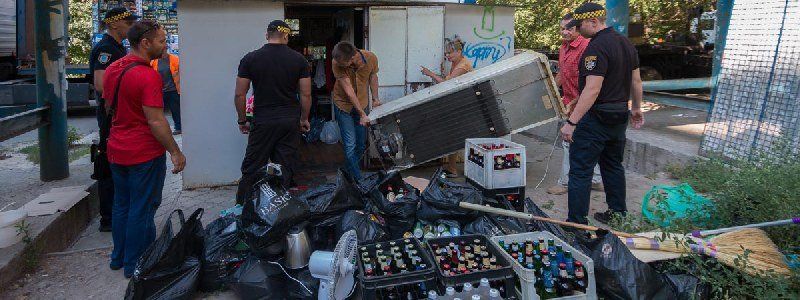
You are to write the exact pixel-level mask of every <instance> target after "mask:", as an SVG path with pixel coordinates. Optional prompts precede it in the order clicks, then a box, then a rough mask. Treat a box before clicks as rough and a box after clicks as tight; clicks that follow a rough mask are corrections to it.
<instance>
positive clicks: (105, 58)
mask: <svg viewBox="0 0 800 300" xmlns="http://www.w3.org/2000/svg"><path fill="white" fill-rule="evenodd" d="M110 60H111V54H109V53H105V52H100V55H98V56H97V61H98V62H100V63H101V64H107V63H108V61H110Z"/></svg>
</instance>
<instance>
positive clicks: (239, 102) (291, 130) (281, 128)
mask: <svg viewBox="0 0 800 300" xmlns="http://www.w3.org/2000/svg"><path fill="white" fill-rule="evenodd" d="M290 32H291V29H290V28H289V25H287V24H286V23H285V22H283V21H280V20H275V21H272V22H271V23H269V26H267V44H266V45H264V46H263V47H261V48H260V49H258V50H255V51H253V52H250V53H248V54H247V55H245V56H244V58H242V60H241V62H240V63H239V73H238V75H237V78H236V98H235V100H234V103H235V104H236V113H237V114H238V117H239V119H238V123H239V131H241V132H242V133H243V134H249V136H248V137H247V150H246V152H245V155H244V160H243V161H242V178H241V180H239V189H238V191H237V192H236V202H237V203H240V204H243V203H244V201H245V200H248V199H247V198H248V197H249V196H250V194H251V192H252V189H253V184H254V183H255V182H256V181H257V180H258V178H257V172H258V170H259V169H261V168H263V167H264V166H266V165H267V163H268V162H270V161H272V162H274V163H277V164H280V165H281V166H282V170H281V171H282V173H283V179H284V181H283V184H284V186H286V187H289V186H290V185H292V175H293V167H294V162H295V160H296V153H297V146H298V143H299V141H300V132H301V131H302V132H305V131H308V130H309V129H310V127H311V125H309V122H308V114H309V110H310V109H311V75H310V72H309V64H308V61H307V60H306V59H305V57H303V55H301V54H300V53H298V52H297V51H294V50H292V49H291V48H289V47H288V46H287V45H286V44H287V43H288V42H289V33H290ZM251 83H252V85H253V95H254V100H253V121H252V124H250V121H248V120H247V118H246V117H245V98H246V97H247V92H248V91H249V90H250V84H251ZM298 94H299V101H298Z"/></svg>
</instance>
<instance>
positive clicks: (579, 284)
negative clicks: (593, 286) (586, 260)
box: [575, 261, 589, 294]
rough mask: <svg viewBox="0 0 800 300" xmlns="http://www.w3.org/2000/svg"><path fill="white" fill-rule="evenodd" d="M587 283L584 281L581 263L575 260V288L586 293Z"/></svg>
mask: <svg viewBox="0 0 800 300" xmlns="http://www.w3.org/2000/svg"><path fill="white" fill-rule="evenodd" d="M588 285H589V283H588V282H586V274H585V273H584V268H583V263H581V262H580V261H575V289H576V290H578V291H580V292H581V293H584V294H585V293H586V287H587V286H588Z"/></svg>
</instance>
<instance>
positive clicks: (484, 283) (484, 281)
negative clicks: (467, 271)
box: [481, 278, 489, 286]
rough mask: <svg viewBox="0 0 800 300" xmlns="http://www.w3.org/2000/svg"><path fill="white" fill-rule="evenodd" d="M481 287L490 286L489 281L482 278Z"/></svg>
mask: <svg viewBox="0 0 800 300" xmlns="http://www.w3.org/2000/svg"><path fill="white" fill-rule="evenodd" d="M481 286H489V279H487V278H481Z"/></svg>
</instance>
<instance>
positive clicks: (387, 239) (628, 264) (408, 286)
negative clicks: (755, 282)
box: [125, 164, 702, 299]
mask: <svg viewBox="0 0 800 300" xmlns="http://www.w3.org/2000/svg"><path fill="white" fill-rule="evenodd" d="M262 174H263V178H261V179H260V180H259V181H258V182H257V183H256V184H255V186H254V187H255V188H254V190H253V195H252V196H251V197H250V200H248V201H246V202H245V203H244V205H243V206H241V207H233V208H231V209H227V210H224V211H223V212H221V213H220V216H219V217H218V218H217V219H216V220H214V221H212V222H211V223H209V224H208V225H207V226H206V227H205V229H204V228H203V226H202V223H201V221H200V219H201V217H202V215H203V210H202V209H198V210H197V211H195V212H193V213H192V214H191V215H190V216H189V217H188V218H184V213H183V211H181V210H175V211H174V212H172V214H171V215H170V216H169V218H168V219H167V221H166V224H165V225H164V228H163V230H162V232H161V234H160V236H159V237H158V239H157V240H156V241H155V242H154V243H153V244H152V245H151V246H150V247H149V248H148V249H147V250H146V252H145V253H144V255H143V256H142V258H141V259H140V261H139V262H138V264H137V267H136V270H135V272H134V275H133V277H132V278H131V280H130V283H129V285H128V289H127V292H126V295H125V299H189V298H192V297H193V295H194V293H195V292H197V291H203V292H213V291H219V290H225V289H230V290H232V291H233V292H234V293H235V294H236V295H237V296H238V297H239V298H241V299H344V298H354V299H359V298H361V299H454V298H455V297H458V298H461V299H530V298H531V297H535V295H539V296H548V297H564V296H573V295H576V296H579V297H589V298H595V294H596V293H601V294H603V295H608V296H609V298H649V297H651V296H653V295H663V296H665V297H666V296H670V298H675V299H678V298H682V297H685V296H690V297H691V296H698V295H700V296H702V294H698V293H696V292H694V291H697V290H700V291H702V288H701V287H698V286H697V285H698V284H697V280H696V278H694V281H692V280H691V279H692V278H673V277H669V276H666V275H663V274H659V273H657V272H656V271H655V270H652V269H649V266H648V265H647V264H644V263H642V262H640V261H638V260H637V259H636V258H635V257H632V255H631V254H630V251H628V250H627V248H626V247H625V244H624V243H623V242H621V241H620V240H619V239H618V238H616V237H614V236H613V235H608V236H605V237H601V238H599V239H596V240H575V239H573V238H571V237H568V236H567V235H566V234H565V233H564V231H563V230H562V229H561V228H560V227H559V226H558V225H553V224H550V223H544V222H538V221H530V222H523V221H520V220H519V219H516V218H512V217H505V216H499V215H494V214H487V213H483V212H478V211H474V210H469V209H466V208H462V207H461V206H459V203H461V202H467V203H473V204H491V205H494V206H499V207H500V208H506V209H507V208H511V207H512V205H511V204H510V203H507V202H505V203H504V202H503V199H502V197H500V198H498V199H487V198H485V197H484V196H483V194H482V193H481V191H480V190H479V189H476V188H475V187H473V186H471V185H469V184H465V183H457V182H453V181H450V180H448V179H447V178H446V177H445V176H444V173H443V172H442V171H441V170H438V171H437V172H436V173H434V174H433V176H432V177H431V179H430V181H429V183H428V185H427V187H425V189H424V190H418V189H417V188H415V187H414V186H412V185H410V184H408V183H406V182H405V181H404V180H403V177H402V176H401V174H400V173H399V172H389V173H385V172H379V173H371V174H365V176H364V178H363V179H361V180H354V179H353V178H352V177H351V176H350V175H349V174H347V173H346V172H344V171H342V170H340V171H339V172H338V173H337V175H336V177H335V179H334V180H333V181H332V182H330V183H326V184H323V185H320V186H317V187H314V188H311V189H308V190H306V191H304V192H302V193H298V194H295V193H291V192H289V191H288V190H287V189H285V188H284V187H283V186H281V175H280V167H279V166H277V165H272V164H270V165H268V166H267V167H265V170H264V171H263V172H262ZM526 205H527V210H528V212H529V213H531V214H533V215H539V216H546V215H544V213H543V212H542V211H541V210H540V209H539V208H538V207H536V205H535V204H533V202H532V201H530V199H527V200H526ZM176 224H177V227H176ZM535 232H546V234H549V236H552V238H551V239H549V240H548V241H547V245H543V244H542V240H541V239H538V238H537V239H533V238H530V239H528V240H521V241H520V242H519V243H517V242H515V241H513V240H512V239H511V238H512V237H514V236H515V235H516V234H531V233H535ZM610 237H611V238H610ZM553 239H555V240H556V242H552V240H553ZM551 244H552V245H551ZM562 244H563V245H564V247H563V248H561V246H562ZM534 245H535V247H534ZM551 246H552V248H549V247H551ZM512 247H513V248H512ZM534 248H536V249H534ZM564 249H569V251H564ZM534 250H535V251H534ZM570 251H571V252H570ZM550 252H552V253H553V254H548V253H550ZM543 253H544V256H542V254H543ZM626 253H627V254H626ZM584 254H586V255H584ZM535 257H539V259H538V260H537V261H534V260H533V259H534V258H535ZM543 257H546V258H547V262H548V264H547V265H546V266H545V265H543V264H542V261H543V260H542V258H543ZM551 260H552V261H553V264H551V263H550V262H549V261H551ZM637 262H638V263H637ZM564 263H568V264H565V265H564V268H560V265H561V264H564ZM553 266H555V268H553ZM576 266H577V270H578V271H577V272H576V271H575V270H576ZM525 267H529V268H527V269H529V270H528V271H527V272H538V274H539V275H541V276H538V277H536V276H534V277H536V278H545V275H547V276H546V278H550V279H552V280H553V281H552V282H548V283H547V284H543V283H542V281H543V280H541V279H539V280H525V279H526V278H527V277H523V276H524V274H523V273H521V272H522V271H524V270H523V269H525ZM565 268H568V271H564V270H565ZM534 269H537V270H534ZM562 271H563V272H562ZM642 276H646V278H641V277H642ZM651 280H653V281H651ZM553 284H556V285H555V286H554V285H553ZM595 287H596V288H595ZM692 288H694V290H693V289H692ZM595 290H596V292H595ZM679 296H680V297H679ZM701 298H702V297H701ZM581 299H582V298H581Z"/></svg>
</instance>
